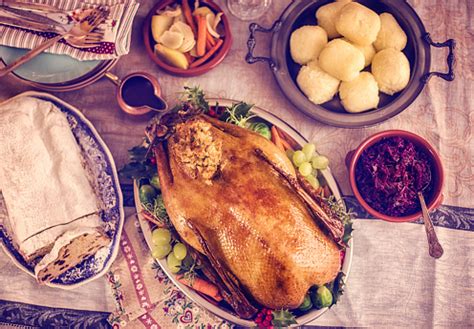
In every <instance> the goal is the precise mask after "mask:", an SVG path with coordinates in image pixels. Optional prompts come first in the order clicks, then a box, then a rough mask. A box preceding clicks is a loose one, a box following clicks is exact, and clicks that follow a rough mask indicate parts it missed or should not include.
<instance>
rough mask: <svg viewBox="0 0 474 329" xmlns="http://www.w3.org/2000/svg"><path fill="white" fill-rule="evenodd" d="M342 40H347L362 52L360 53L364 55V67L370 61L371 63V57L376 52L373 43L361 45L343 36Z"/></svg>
mask: <svg viewBox="0 0 474 329" xmlns="http://www.w3.org/2000/svg"><path fill="white" fill-rule="evenodd" d="M343 40H344V41H347V42H349V43H350V44H351V45H353V46H354V47H356V48H357V49H359V50H360V51H361V52H362V55H364V59H365V67H367V66H369V65H370V63H372V59H373V58H374V55H375V52H376V51H375V48H374V46H373V45H367V46H361V45H358V44H356V43H353V42H351V41H349V40H347V39H345V38H344V39H343Z"/></svg>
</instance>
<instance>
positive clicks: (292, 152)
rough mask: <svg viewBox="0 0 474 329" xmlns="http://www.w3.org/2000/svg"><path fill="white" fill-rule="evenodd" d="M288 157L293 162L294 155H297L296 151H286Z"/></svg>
mask: <svg viewBox="0 0 474 329" xmlns="http://www.w3.org/2000/svg"><path fill="white" fill-rule="evenodd" d="M285 153H286V156H287V157H288V159H290V160H292V159H293V154H295V151H293V150H292V149H288V150H286V152H285Z"/></svg>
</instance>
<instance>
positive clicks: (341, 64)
mask: <svg viewBox="0 0 474 329" xmlns="http://www.w3.org/2000/svg"><path fill="white" fill-rule="evenodd" d="M364 64H365V59H364V55H363V54H362V52H361V51H360V50H359V49H357V48H356V47H354V46H353V45H351V44H350V43H349V42H347V41H344V40H342V39H335V40H332V41H330V42H328V44H327V45H326V47H324V49H323V50H322V51H321V54H319V66H320V67H321V69H323V70H324V71H326V72H327V73H329V74H330V75H332V76H333V77H335V78H337V79H339V80H342V81H350V80H352V79H355V78H357V76H358V75H359V72H360V71H361V70H362V69H363V68H364Z"/></svg>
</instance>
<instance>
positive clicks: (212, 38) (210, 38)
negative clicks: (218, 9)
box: [206, 30, 216, 46]
mask: <svg viewBox="0 0 474 329" xmlns="http://www.w3.org/2000/svg"><path fill="white" fill-rule="evenodd" d="M206 38H207V40H209V42H210V43H211V46H214V45H215V44H216V40H215V39H214V37H213V36H212V35H211V33H210V32H209V30H206Z"/></svg>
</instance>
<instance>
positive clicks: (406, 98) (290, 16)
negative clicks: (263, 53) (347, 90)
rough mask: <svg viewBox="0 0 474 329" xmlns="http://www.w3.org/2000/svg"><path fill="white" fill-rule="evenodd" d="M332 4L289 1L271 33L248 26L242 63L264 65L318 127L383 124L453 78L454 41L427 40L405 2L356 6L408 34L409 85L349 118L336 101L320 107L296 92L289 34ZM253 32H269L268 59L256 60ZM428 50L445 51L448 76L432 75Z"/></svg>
mask: <svg viewBox="0 0 474 329" xmlns="http://www.w3.org/2000/svg"><path fill="white" fill-rule="evenodd" d="M330 2H332V1H327V0H323V1H313V0H296V1H294V2H292V3H291V4H290V5H289V6H288V7H287V8H286V9H285V10H284V11H283V13H282V15H281V16H280V18H279V19H278V20H277V21H275V23H274V24H273V26H272V27H271V28H268V29H266V28H263V27H262V26H260V25H258V24H256V23H253V24H251V25H250V37H249V40H248V49H249V52H248V54H247V57H246V60H247V62H248V63H250V64H252V63H256V62H261V61H264V62H267V63H268V64H269V66H270V69H271V71H272V73H273V75H274V76H275V79H276V80H277V82H278V85H279V86H280V88H281V90H282V91H283V93H284V94H285V95H286V97H287V98H288V99H289V100H290V101H291V102H292V103H293V105H295V107H296V108H297V109H299V110H301V111H302V112H304V113H305V114H307V115H308V116H310V117H312V118H313V119H316V120H318V121H320V122H323V123H326V124H329V125H332V126H337V127H343V128H360V127H367V126H371V125H374V124H377V123H380V122H382V121H385V120H387V119H389V118H391V117H393V116H395V115H397V114H398V113H400V112H402V111H403V110H404V109H405V108H407V107H408V106H409V105H410V104H411V103H413V102H414V101H415V99H416V98H417V97H418V95H419V94H420V93H421V91H422V90H423V87H424V86H425V84H426V83H427V82H428V80H429V79H430V77H431V76H433V75H434V76H438V77H441V78H443V79H444V80H447V81H452V80H453V79H454V62H455V61H454V48H455V41H454V40H452V39H449V40H447V41H445V42H443V43H436V42H433V41H432V40H431V37H430V35H429V34H428V33H427V32H426V29H425V27H424V25H423V22H422V21H421V19H420V17H419V16H418V14H417V13H416V12H415V10H414V9H413V8H412V7H411V6H410V5H409V4H408V2H407V1H405V0H380V1H369V0H361V1H358V2H360V3H361V4H363V5H365V6H367V7H369V8H370V9H372V10H373V11H375V12H377V13H378V14H380V13H383V12H388V13H391V14H392V15H393V16H394V17H395V18H396V20H397V21H398V23H399V24H400V26H401V27H402V29H403V30H404V31H405V33H406V35H407V39H408V42H407V46H406V47H405V49H404V50H403V52H404V53H405V55H406V57H407V58H408V60H409V62H410V71H411V72H410V73H411V76H410V81H409V83H408V85H407V87H406V88H405V89H404V90H403V91H401V92H399V93H397V94H395V95H393V96H389V95H386V94H383V93H380V102H379V107H378V109H376V110H371V111H367V112H363V113H348V112H346V111H345V110H344V108H343V107H342V105H341V103H340V100H339V97H338V96H336V97H334V98H333V99H332V100H331V101H329V102H326V103H324V104H321V105H316V104H313V103H312V102H311V101H310V100H309V99H308V98H307V97H306V96H305V95H304V94H303V93H302V92H301V90H300V89H299V88H298V85H297V84H296V76H297V74H298V72H299V69H300V67H301V66H300V65H298V64H296V63H295V62H294V61H293V60H292V58H291V55H290V50H289V39H290V35H291V33H292V32H293V31H294V30H296V29H297V28H299V27H301V26H303V25H315V24H317V21H316V18H315V13H316V10H317V9H318V8H319V7H321V6H323V5H325V4H328V3H330ZM256 32H265V33H271V34H272V39H271V50H270V57H255V56H254V54H253V51H254V48H255V46H256V39H255V34H256ZM431 46H434V47H448V48H449V54H448V58H447V64H448V72H447V73H440V72H430V66H431Z"/></svg>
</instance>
